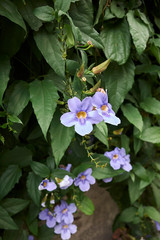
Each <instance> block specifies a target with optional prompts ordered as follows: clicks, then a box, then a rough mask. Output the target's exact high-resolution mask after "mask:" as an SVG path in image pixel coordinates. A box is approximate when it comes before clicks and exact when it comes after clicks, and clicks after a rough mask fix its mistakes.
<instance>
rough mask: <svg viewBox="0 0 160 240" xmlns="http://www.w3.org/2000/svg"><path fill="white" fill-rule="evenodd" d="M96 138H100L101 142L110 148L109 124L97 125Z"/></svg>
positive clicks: (95, 129) (101, 123)
mask: <svg viewBox="0 0 160 240" xmlns="http://www.w3.org/2000/svg"><path fill="white" fill-rule="evenodd" d="M94 136H95V137H96V138H98V140H99V141H101V142H102V143H104V144H105V145H106V146H108V128H107V124H106V123H105V122H104V121H102V122H100V123H98V124H96V125H95V128H94Z"/></svg>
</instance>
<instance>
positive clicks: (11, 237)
mask: <svg viewBox="0 0 160 240" xmlns="http://www.w3.org/2000/svg"><path fill="white" fill-rule="evenodd" d="M18 239H20V240H28V232H27V230H24V229H23V228H22V227H21V228H20V229H18V230H8V231H5V232H4V235H3V240H18Z"/></svg>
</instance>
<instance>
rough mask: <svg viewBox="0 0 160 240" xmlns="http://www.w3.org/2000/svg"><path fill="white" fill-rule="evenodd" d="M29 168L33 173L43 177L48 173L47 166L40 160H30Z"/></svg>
mask: <svg viewBox="0 0 160 240" xmlns="http://www.w3.org/2000/svg"><path fill="white" fill-rule="evenodd" d="M31 168H32V170H33V172H34V173H35V174H37V175H39V176H40V177H43V178H46V177H48V176H49V174H50V170H49V168H48V167H47V166H46V165H45V164H43V163H40V162H35V161H32V162H31Z"/></svg>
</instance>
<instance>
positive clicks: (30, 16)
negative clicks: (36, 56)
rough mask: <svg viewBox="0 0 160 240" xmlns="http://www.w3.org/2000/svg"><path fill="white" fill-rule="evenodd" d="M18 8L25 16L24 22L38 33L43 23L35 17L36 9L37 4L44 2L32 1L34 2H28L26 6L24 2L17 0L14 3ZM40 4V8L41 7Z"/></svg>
mask: <svg viewBox="0 0 160 240" xmlns="http://www.w3.org/2000/svg"><path fill="white" fill-rule="evenodd" d="M14 2H15V3H16V5H17V7H18V10H19V12H20V13H21V15H22V16H23V18H24V20H25V21H26V22H27V23H28V24H29V26H30V27H31V29H32V30H34V31H38V30H39V28H40V27H41V26H42V21H40V20H39V19H38V18H37V17H36V16H35V15H34V13H33V12H34V9H35V7H36V6H37V2H38V3H39V2H40V3H39V4H44V2H43V0H42V1H32V0H26V4H24V3H23V1H19V0H15V1H14ZM39 4H38V6H39Z"/></svg>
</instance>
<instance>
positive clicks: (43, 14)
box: [34, 6, 55, 22]
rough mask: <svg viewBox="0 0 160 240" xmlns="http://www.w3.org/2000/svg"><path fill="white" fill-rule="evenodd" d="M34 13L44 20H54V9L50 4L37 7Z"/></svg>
mask: <svg viewBox="0 0 160 240" xmlns="http://www.w3.org/2000/svg"><path fill="white" fill-rule="evenodd" d="M34 15H35V16H36V17H37V18H39V19H40V20H42V21H45V22H51V21H53V20H54V18H55V17H54V9H53V8H52V7H50V6H42V7H38V8H35V10H34Z"/></svg>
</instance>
